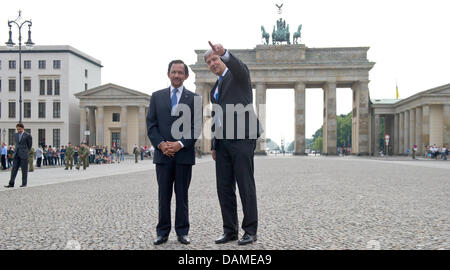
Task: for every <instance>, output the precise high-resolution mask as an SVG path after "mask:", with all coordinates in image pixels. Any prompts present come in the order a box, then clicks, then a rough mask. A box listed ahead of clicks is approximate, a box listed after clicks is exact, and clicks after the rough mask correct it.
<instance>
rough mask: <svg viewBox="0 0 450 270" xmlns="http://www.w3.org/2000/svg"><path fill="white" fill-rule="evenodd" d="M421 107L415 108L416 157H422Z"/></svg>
mask: <svg viewBox="0 0 450 270" xmlns="http://www.w3.org/2000/svg"><path fill="white" fill-rule="evenodd" d="M422 121H423V116H422V107H417V108H416V144H417V155H423V154H424V151H423V139H422Z"/></svg>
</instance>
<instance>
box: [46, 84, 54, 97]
mask: <svg viewBox="0 0 450 270" xmlns="http://www.w3.org/2000/svg"><path fill="white" fill-rule="evenodd" d="M52 92H53V81H52V80H47V95H49V96H51V95H52Z"/></svg>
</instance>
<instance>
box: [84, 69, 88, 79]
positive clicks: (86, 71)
mask: <svg viewBox="0 0 450 270" xmlns="http://www.w3.org/2000/svg"><path fill="white" fill-rule="evenodd" d="M84 77H85V78H87V77H88V70H87V69H85V70H84Z"/></svg>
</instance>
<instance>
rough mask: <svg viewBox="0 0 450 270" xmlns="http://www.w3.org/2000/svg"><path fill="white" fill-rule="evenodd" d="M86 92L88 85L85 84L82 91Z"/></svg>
mask: <svg viewBox="0 0 450 270" xmlns="http://www.w3.org/2000/svg"><path fill="white" fill-rule="evenodd" d="M87 90H88V85H87V83H85V84H84V91H87Z"/></svg>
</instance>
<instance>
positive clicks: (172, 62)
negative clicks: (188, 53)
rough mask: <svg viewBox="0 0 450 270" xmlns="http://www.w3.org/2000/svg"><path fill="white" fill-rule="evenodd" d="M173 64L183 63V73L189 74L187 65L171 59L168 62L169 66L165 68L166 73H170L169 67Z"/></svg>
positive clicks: (181, 62)
mask: <svg viewBox="0 0 450 270" xmlns="http://www.w3.org/2000/svg"><path fill="white" fill-rule="evenodd" d="M173 64H183V65H184V74H186V75H189V69H188V66H187V65H186V64H185V63H184V62H183V61H181V60H172V61H171V62H170V63H169V68H168V69H167V73H170V68H171V67H172V65H173Z"/></svg>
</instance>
